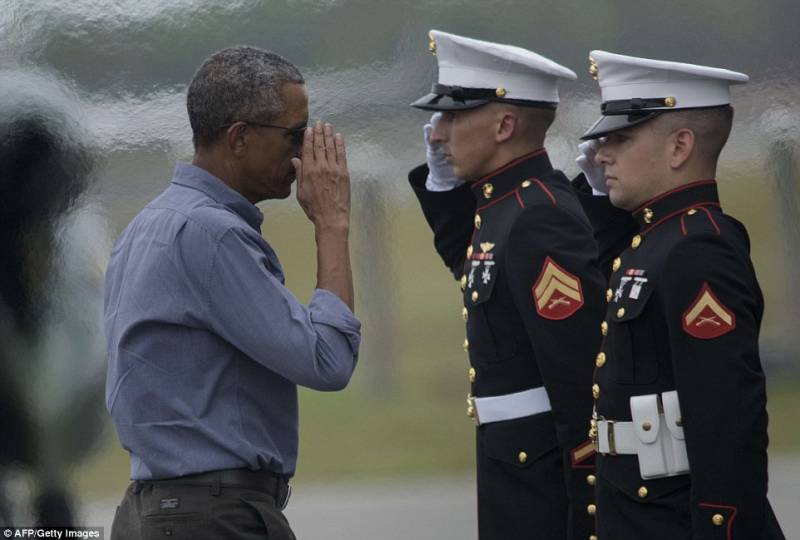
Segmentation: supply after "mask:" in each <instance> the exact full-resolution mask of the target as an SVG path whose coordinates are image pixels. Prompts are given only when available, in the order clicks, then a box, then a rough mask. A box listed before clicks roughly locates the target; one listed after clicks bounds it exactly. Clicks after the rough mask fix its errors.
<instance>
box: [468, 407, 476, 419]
mask: <svg viewBox="0 0 800 540" xmlns="http://www.w3.org/2000/svg"><path fill="white" fill-rule="evenodd" d="M467 416H469V417H470V418H475V407H473V406H472V405H470V406H469V407H467Z"/></svg>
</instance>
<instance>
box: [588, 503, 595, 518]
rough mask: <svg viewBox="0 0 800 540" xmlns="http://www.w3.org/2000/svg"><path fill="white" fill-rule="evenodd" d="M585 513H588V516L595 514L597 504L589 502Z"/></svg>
mask: <svg viewBox="0 0 800 540" xmlns="http://www.w3.org/2000/svg"><path fill="white" fill-rule="evenodd" d="M586 513H587V514H589V515H590V516H593V515H595V514H596V513H597V506H595V505H593V504H590V505H589V506H587V507H586Z"/></svg>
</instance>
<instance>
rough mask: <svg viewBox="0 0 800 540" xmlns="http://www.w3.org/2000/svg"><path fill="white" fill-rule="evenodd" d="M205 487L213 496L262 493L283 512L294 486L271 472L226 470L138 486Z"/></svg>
mask: <svg viewBox="0 0 800 540" xmlns="http://www.w3.org/2000/svg"><path fill="white" fill-rule="evenodd" d="M159 484H161V485H170V486H203V487H210V488H211V490H212V491H211V494H212V495H215V496H216V495H219V492H220V489H221V488H238V489H249V490H252V491H260V492H262V493H266V494H268V495H270V496H272V498H273V499H275V504H276V505H277V506H278V508H280V509H281V510H283V509H284V508H286V506H287V505H288V504H289V497H290V496H291V494H292V486H291V485H290V484H289V479H288V477H286V476H282V475H279V474H275V473H272V472H269V471H251V470H250V469H225V470H221V471H210V472H205V473H199V474H190V475H187V476H177V477H175V478H161V479H158V480H138V481H137V485H159Z"/></svg>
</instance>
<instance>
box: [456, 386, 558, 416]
mask: <svg viewBox="0 0 800 540" xmlns="http://www.w3.org/2000/svg"><path fill="white" fill-rule="evenodd" d="M470 403H471V404H472V406H473V407H475V423H476V424H477V425H479V426H480V425H481V424H490V423H492V422H502V421H503V420H514V419H516V418H524V417H525V416H531V415H534V414H539V413H543V412H547V411H550V410H552V407H551V406H550V398H549V397H548V396H547V391H546V390H545V389H544V387H543V386H539V387H537V388H531V389H530V390H523V391H522V392H515V393H513V394H506V395H504V396H491V397H470Z"/></svg>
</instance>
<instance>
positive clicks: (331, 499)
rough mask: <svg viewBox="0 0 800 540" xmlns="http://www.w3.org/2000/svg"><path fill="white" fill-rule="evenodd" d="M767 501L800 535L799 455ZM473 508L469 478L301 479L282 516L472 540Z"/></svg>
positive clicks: (302, 529)
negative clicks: (357, 481) (352, 481)
mask: <svg viewBox="0 0 800 540" xmlns="http://www.w3.org/2000/svg"><path fill="white" fill-rule="evenodd" d="M731 474H735V471H732V472H731ZM120 496H121V494H120ZM769 499H770V502H771V503H772V506H773V508H774V509H775V513H776V514H777V516H778V520H779V521H780V523H781V526H782V527H783V531H784V533H785V535H786V538H787V540H800V456H770V493H769ZM116 504H117V502H116V501H98V502H94V503H91V504H88V505H85V506H84V516H85V518H86V519H85V523H86V525H89V526H95V527H96V526H104V527H105V531H106V539H107V538H108V532H110V530H111V520H112V519H113V516H114V508H115V506H116ZM475 506H476V500H475V487H474V477H471V476H464V477H456V478H453V477H443V478H429V479H427V480H425V479H411V480H403V481H398V480H386V481H383V482H377V481H376V482H369V483H364V484H349V483H334V484H323V485H317V484H304V483H300V484H299V485H297V486H296V487H295V488H294V492H293V494H292V499H291V502H290V504H289V507H288V508H287V509H286V516H287V517H288V519H289V522H290V523H291V524H292V528H293V529H294V531H295V534H296V535H297V538H298V539H299V540H322V539H324V540H378V539H379V540H408V539H409V538H413V539H415V540H476V539H477V533H476V530H477V520H476V515H475Z"/></svg>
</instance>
